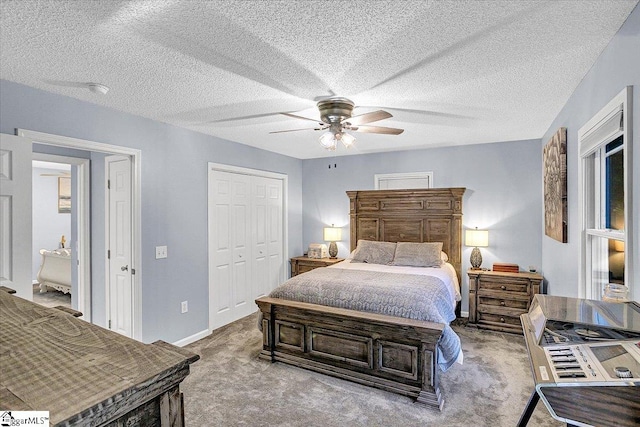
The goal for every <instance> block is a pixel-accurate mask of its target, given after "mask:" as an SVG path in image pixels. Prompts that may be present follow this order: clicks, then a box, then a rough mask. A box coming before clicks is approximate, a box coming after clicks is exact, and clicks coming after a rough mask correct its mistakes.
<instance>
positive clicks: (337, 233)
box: [324, 224, 342, 258]
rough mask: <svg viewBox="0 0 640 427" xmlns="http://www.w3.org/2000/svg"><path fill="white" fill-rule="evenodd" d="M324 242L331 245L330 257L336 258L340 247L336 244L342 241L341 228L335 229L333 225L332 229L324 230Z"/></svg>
mask: <svg viewBox="0 0 640 427" xmlns="http://www.w3.org/2000/svg"><path fill="white" fill-rule="evenodd" d="M324 240H325V242H331V243H329V257H330V258H335V257H336V256H337V255H338V245H337V244H336V242H338V241H340V240H342V229H341V228H340V227H334V225H333V224H331V227H325V228H324Z"/></svg>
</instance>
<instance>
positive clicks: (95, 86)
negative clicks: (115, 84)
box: [87, 83, 109, 95]
mask: <svg viewBox="0 0 640 427" xmlns="http://www.w3.org/2000/svg"><path fill="white" fill-rule="evenodd" d="M87 87H88V88H89V90H90V91H91V92H93V93H100V94H102V95H106V94H107V92H109V87H108V86H105V85H101V84H100V83H87Z"/></svg>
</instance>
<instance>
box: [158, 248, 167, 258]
mask: <svg viewBox="0 0 640 427" xmlns="http://www.w3.org/2000/svg"><path fill="white" fill-rule="evenodd" d="M166 257H167V247H166V246H156V259H161V258H166Z"/></svg>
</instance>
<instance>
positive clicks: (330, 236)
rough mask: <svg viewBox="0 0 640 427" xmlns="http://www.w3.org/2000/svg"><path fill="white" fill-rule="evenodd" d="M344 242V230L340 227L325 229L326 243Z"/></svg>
mask: <svg viewBox="0 0 640 427" xmlns="http://www.w3.org/2000/svg"><path fill="white" fill-rule="evenodd" d="M340 240H342V229H341V228H339V227H325V228H324V241H325V242H338V241H340Z"/></svg>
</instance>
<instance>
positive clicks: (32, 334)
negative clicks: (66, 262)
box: [0, 288, 200, 427]
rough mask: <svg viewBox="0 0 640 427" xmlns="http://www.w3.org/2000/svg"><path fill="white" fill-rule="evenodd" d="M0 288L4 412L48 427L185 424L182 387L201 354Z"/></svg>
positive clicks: (0, 396)
mask: <svg viewBox="0 0 640 427" xmlns="http://www.w3.org/2000/svg"><path fill="white" fill-rule="evenodd" d="M10 292H11V290H10V289H8V288H3V289H0V348H1V349H2V351H1V352H0V366H2V375H1V376H0V407H1V408H2V409H3V410H14V411H49V422H50V425H51V426H65V427H66V426H89V425H91V426H114V427H115V426H129V425H131V426H134V425H135V426H139V427H145V426H161V427H182V426H184V410H183V400H182V394H181V393H180V383H181V382H182V380H183V379H184V378H185V377H186V376H187V375H188V374H189V365H190V364H192V363H193V362H195V361H196V360H198V359H199V358H200V357H199V356H198V355H197V354H194V353H191V352H189V351H187V350H183V349H181V348H179V347H175V346H173V345H171V344H168V343H166V342H163V341H156V342H154V343H153V344H144V343H141V342H139V341H135V340H133V339H131V338H127V337H125V336H122V335H119V334H117V333H115V332H111V331H109V330H107V329H104V328H101V327H99V326H96V325H93V324H91V323H88V322H86V321H84V320H81V319H77V318H75V317H73V315H71V314H68V313H66V312H64V311H61V310H57V309H54V308H46V307H43V306H40V305H38V304H35V303H33V302H31V301H27V300H25V299H22V298H19V297H17V296H12V295H10Z"/></svg>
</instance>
